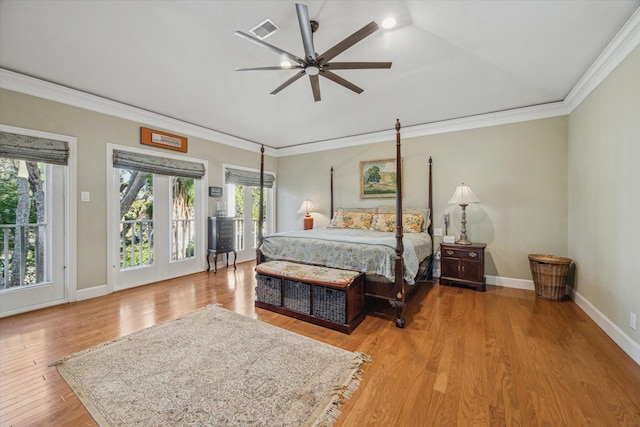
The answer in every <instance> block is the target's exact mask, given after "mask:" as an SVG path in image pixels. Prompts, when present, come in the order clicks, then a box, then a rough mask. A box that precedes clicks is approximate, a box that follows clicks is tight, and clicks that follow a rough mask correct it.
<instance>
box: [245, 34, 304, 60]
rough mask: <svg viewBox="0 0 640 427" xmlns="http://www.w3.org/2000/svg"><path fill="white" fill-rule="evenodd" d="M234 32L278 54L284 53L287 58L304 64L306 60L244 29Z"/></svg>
mask: <svg viewBox="0 0 640 427" xmlns="http://www.w3.org/2000/svg"><path fill="white" fill-rule="evenodd" d="M233 34H235V35H236V36H238V37H240V38H243V39H245V40H249V41H250V42H252V43H255V44H257V45H258V46H262V47H266V48H267V49H269V50H271V51H272V52H275V53H277V54H278V55H284V56H286V57H287V58H289V59H291V60H292V61H295V62H297V63H298V64H300V65H304V61H303V60H302V59H301V58H299V57H297V56H296V55H294V54H292V53H289V52H287V51H285V50H282V49H280V48H279V47H275V46H274V45H272V44H269V43H267V42H263V41H262V40H260V39H259V38H256V37H253V36H250V35H249V34H247V33H243V32H242V31H236V32H235V33H233Z"/></svg>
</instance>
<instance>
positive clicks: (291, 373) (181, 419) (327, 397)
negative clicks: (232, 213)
mask: <svg viewBox="0 0 640 427" xmlns="http://www.w3.org/2000/svg"><path fill="white" fill-rule="evenodd" d="M367 359H368V357H367V356H366V355H364V354H360V353H352V352H348V351H345V350H342V349H339V348H336V347H332V346H330V345H328V344H324V343H321V342H319V341H315V340H312V339H310V338H306V337H303V336H300V335H297V334H294V333H291V332H288V331H285V330H283V329H280V328H277V327H275V326H271V325H268V324H266V323H263V322H260V321H257V320H254V319H250V318H248V317H245V316H242V315H240V314H237V313H234V312H231V311H228V310H225V309H223V308H220V307H215V306H210V307H207V308H205V309H201V310H198V311H195V312H193V313H189V314H187V315H185V316H184V317H182V318H180V319H177V320H172V321H168V322H166V323H163V324H160V325H157V326H152V327H150V328H147V329H144V330H142V331H139V332H136V333H133V334H131V335H127V336H125V337H122V338H119V339H117V340H115V341H112V342H109V343H106V344H103V345H100V346H97V347H94V348H91V349H89V350H86V351H83V352H80V353H76V354H73V355H71V356H68V357H66V358H64V359H62V360H60V361H57V362H55V364H56V366H57V368H58V370H59V372H60V373H61V374H62V376H63V377H64V378H65V380H66V381H67V382H68V383H69V385H70V386H71V387H72V388H73V390H74V391H75V393H76V394H77V395H78V397H79V398H80V400H81V401H82V403H83V404H84V405H85V406H86V407H87V409H88V410H89V412H90V413H91V415H92V416H93V417H94V418H95V420H96V421H97V422H98V424H100V425H102V426H124V425H126V426H145V427H150V426H181V425H191V426H276V425H277V426H296V427H299V426H314V425H318V426H330V425H332V424H333V422H334V421H335V420H336V418H337V416H338V415H339V414H340V406H341V405H342V403H343V402H344V401H345V400H346V399H348V398H349V397H350V396H351V393H353V391H355V389H356V388H357V387H358V385H359V380H360V375H361V373H362V371H361V370H360V365H361V364H362V362H364V361H368V360H367Z"/></svg>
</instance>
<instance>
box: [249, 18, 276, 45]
mask: <svg viewBox="0 0 640 427" xmlns="http://www.w3.org/2000/svg"><path fill="white" fill-rule="evenodd" d="M276 31H278V27H276V24H274V23H273V22H271V20H270V19H269V18H267V19H265V20H264V21H262V22H261V23H259V24H258V25H256V26H255V27H253V28H252V29H251V33H252V34H253V35H254V36H256V37H257V38H259V39H260V40H264V39H266V38H267V37H269V36H270V35H271V34H273V33H275V32H276Z"/></svg>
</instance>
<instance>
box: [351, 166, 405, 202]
mask: <svg viewBox="0 0 640 427" xmlns="http://www.w3.org/2000/svg"><path fill="white" fill-rule="evenodd" d="M401 162H402V160H401ZM396 176H397V174H396V159H383V160H367V161H362V162H360V198H361V199H373V198H384V197H396V192H397V191H398V186H397V182H396V181H397V180H396Z"/></svg>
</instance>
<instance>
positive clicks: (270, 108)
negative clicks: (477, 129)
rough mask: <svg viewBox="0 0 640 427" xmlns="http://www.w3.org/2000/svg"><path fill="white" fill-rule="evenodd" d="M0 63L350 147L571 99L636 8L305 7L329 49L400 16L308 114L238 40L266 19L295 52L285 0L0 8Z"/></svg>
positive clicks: (256, 138) (302, 97) (241, 125)
mask: <svg viewBox="0 0 640 427" xmlns="http://www.w3.org/2000/svg"><path fill="white" fill-rule="evenodd" d="M0 1H1V3H0V67H2V68H3V69H5V70H8V71H13V72H17V73H20V74H23V75H26V76H31V77H35V78H37V79H41V80H44V81H46V82H51V83H55V84H58V85H61V86H64V87H67V88H72V89H76V90H79V91H82V92H86V93H89V94H93V95H97V96H99V97H104V98H107V99H109V100H113V101H117V102H118V103H123V104H126V105H128V106H132V107H137V108H140V109H143V110H146V111H150V112H154V113H158V114H161V115H164V116H167V117H170V118H173V119H178V120H180V121H183V122H186V123H189V124H191V125H196V127H201V128H204V129H207V130H213V131H216V132H220V133H222V134H226V135H229V136H233V137H236V138H237V139H239V140H241V141H242V140H244V141H251V142H257V143H260V144H265V145H267V146H268V147H272V148H276V149H278V148H280V149H281V148H285V147H292V146H297V145H300V144H308V143H311V142H318V141H324V142H329V143H331V140H335V139H344V138H349V137H355V136H358V135H366V134H371V133H376V132H380V131H383V130H386V129H392V128H393V124H394V121H395V119H396V118H400V119H401V121H402V124H403V128H406V127H412V126H420V125H424V124H429V123H436V122H442V121H448V120H452V119H458V118H463V117H470V116H477V115H482V114H486V113H492V112H499V111H505V110H512V109H518V108H522V107H528V106H536V105H541V104H549V103H554V102H558V101H562V100H564V99H565V98H566V97H567V95H568V94H569V92H570V91H571V90H572V89H573V88H574V87H575V86H576V84H577V83H578V81H579V80H580V79H581V78H582V77H583V76H584V75H585V73H586V72H587V71H588V70H589V67H591V66H592V64H594V62H595V61H596V60H597V59H598V57H599V56H600V55H601V53H602V52H603V51H605V48H607V46H608V45H609V43H610V42H611V41H612V40H614V38H615V36H616V34H617V33H618V31H619V30H620V29H621V28H623V26H624V25H625V23H626V22H627V21H628V20H629V19H630V18H631V17H632V15H633V14H634V12H635V11H636V10H637V9H638V7H639V6H640V0H625V1H622V0H605V1H596V0H586V1H579V0H570V1H557V0H556V1H543V0H538V1H506V0H505V1H316V0H310V1H307V2H306V4H307V5H308V9H309V14H310V17H311V19H314V20H317V21H318V22H319V23H320V28H319V30H318V31H317V32H316V33H315V35H314V42H315V47H316V50H318V51H319V52H324V51H326V50H328V49H329V48H330V47H332V46H333V45H334V44H336V43H338V42H339V41H341V40H342V39H344V38H346V37H347V36H349V35H350V34H352V33H353V32H355V31H356V30H358V29H359V28H361V27H363V26H364V25H366V24H367V23H369V22H370V21H376V22H377V23H378V24H379V25H380V23H381V22H382V20H383V18H385V17H387V16H389V15H393V16H395V17H396V19H397V20H398V22H399V25H398V27H396V28H395V29H394V30H391V31H385V30H379V31H377V32H376V33H374V34H372V35H371V36H369V37H367V38H365V39H364V40H363V41H361V42H360V43H358V44H356V45H355V46H353V47H351V48H350V49H348V50H347V51H345V52H344V53H342V54H341V55H339V56H338V57H337V58H336V59H335V60H336V61H392V62H393V66H392V67H391V69H389V70H344V71H336V74H339V75H340V76H342V77H344V78H346V79H347V80H349V81H351V82H352V83H354V84H356V85H358V86H360V87H362V88H363V89H364V92H363V93H362V94H360V95H358V94H355V93H354V92H351V91H349V90H347V89H345V88H343V87H341V86H338V85H336V84H335V83H333V82H331V81H329V80H327V79H321V81H320V85H321V94H322V101H321V102H317V103H314V101H313V96H312V93H311V87H310V85H309V82H308V78H306V77H304V78H302V79H300V80H298V81H297V82H295V83H294V84H292V85H291V86H289V87H288V88H286V89H284V90H283V91H282V92H280V93H279V94H278V95H270V94H269V93H270V92H271V91H272V90H273V89H275V88H276V87H277V86H279V85H280V84H282V83H283V82H284V81H285V80H287V79H288V78H289V77H291V76H292V75H293V74H294V73H295V71H261V72H245V73H240V72H236V71H235V69H236V68H243V67H257V66H271V65H278V63H279V57H278V55H276V54H275V53H273V52H271V51H269V50H267V49H265V48H262V47H260V46H257V45H255V44H252V43H250V42H248V41H246V40H243V39H240V38H239V37H236V36H234V34H233V33H234V31H236V30H242V31H245V32H248V31H249V30H250V29H251V28H252V27H254V26H255V25H257V24H258V23H260V22H261V21H262V20H264V19H265V18H270V19H271V20H272V21H273V22H274V23H275V24H276V25H278V26H279V27H280V29H279V30H278V31H277V32H276V33H275V34H273V35H272V36H270V37H269V38H267V39H266V40H265V41H266V42H268V43H271V44H273V45H275V46H277V47H279V48H281V49H283V50H286V51H288V52H290V53H293V54H295V55H297V56H303V55H304V51H303V47H302V42H301V37H300V30H299V27H298V22H297V17H296V11H295V7H294V3H295V2H293V1H99V0H98V1H75V0H74V1H59V0H47V1H35V0H31V1H17V0H0Z"/></svg>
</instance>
